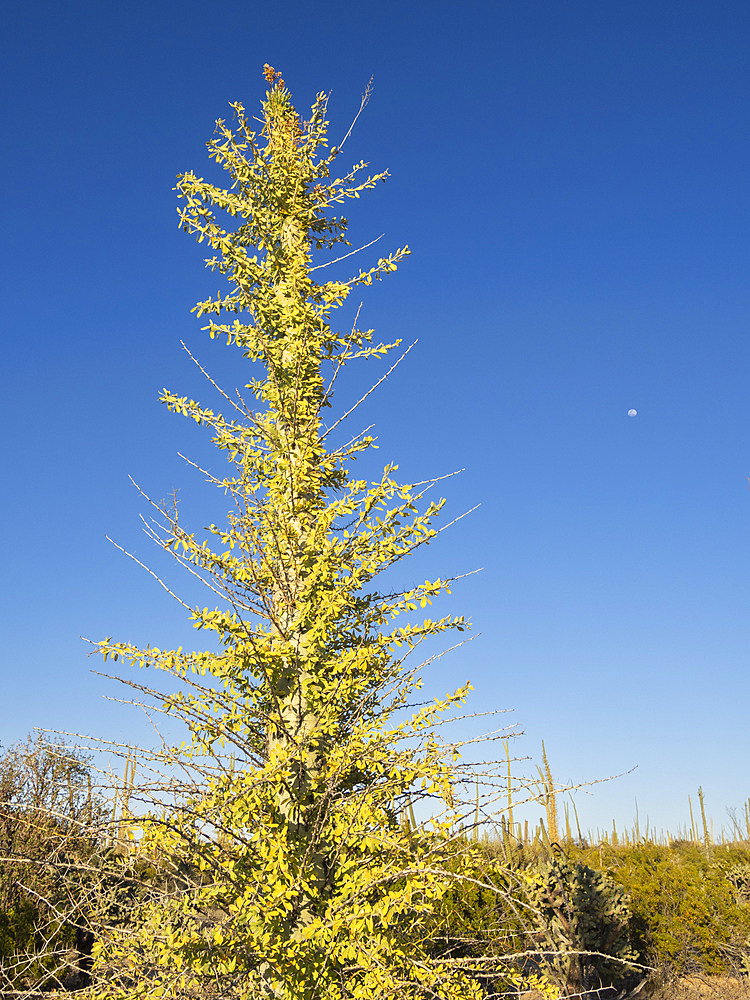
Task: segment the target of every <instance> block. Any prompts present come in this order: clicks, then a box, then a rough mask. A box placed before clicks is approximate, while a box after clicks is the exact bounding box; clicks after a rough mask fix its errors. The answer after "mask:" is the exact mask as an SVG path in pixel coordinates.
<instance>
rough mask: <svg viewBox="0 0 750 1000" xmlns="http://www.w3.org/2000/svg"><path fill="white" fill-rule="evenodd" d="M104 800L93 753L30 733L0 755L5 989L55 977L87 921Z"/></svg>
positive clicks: (0, 949)
mask: <svg viewBox="0 0 750 1000" xmlns="http://www.w3.org/2000/svg"><path fill="white" fill-rule="evenodd" d="M102 815H103V813H102V806H101V803H100V802H99V801H98V800H97V798H96V796H95V794H94V793H93V792H92V788H91V772H90V767H89V762H88V759H87V758H86V757H85V756H84V755H82V754H80V753H78V752H76V751H75V750H71V749H70V748H68V747H65V746H64V745H62V744H61V743H59V742H58V743H55V742H52V743H50V742H48V741H45V740H44V739H43V738H42V737H38V738H37V739H35V740H32V739H31V738H29V739H27V740H26V741H24V742H21V743H19V744H17V745H16V746H14V747H11V748H10V749H8V750H7V751H6V752H5V754H4V755H3V757H2V758H1V759H0V987H2V988H3V989H20V988H22V987H27V986H29V985H31V984H44V983H56V982H58V981H59V976H60V975H62V967H63V965H64V962H63V956H64V955H65V953H66V951H67V950H68V949H71V948H73V947H74V945H75V942H76V928H77V927H80V926H81V922H82V920H84V919H85V916H84V913H83V910H82V907H81V902H82V893H81V888H80V887H81V884H82V883H83V882H85V881H86V878H87V872H88V871H89V866H90V862H91V858H92V857H93V855H94V854H95V852H96V850H97V837H98V824H99V823H100V822H101V819H102Z"/></svg>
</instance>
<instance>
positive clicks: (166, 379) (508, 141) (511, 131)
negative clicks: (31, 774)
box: [0, 0, 750, 829]
mask: <svg viewBox="0 0 750 1000" xmlns="http://www.w3.org/2000/svg"><path fill="white" fill-rule="evenodd" d="M3 16H4V22H5V44H4V59H3V65H2V67H1V68H0V74H1V75H2V80H1V82H2V91H3V93H4V95H5V102H4V106H3V110H2V116H3V122H2V126H3V135H4V136H5V140H6V150H7V152H6V156H5V157H4V160H3V166H2V185H1V189H2V194H3V199H4V206H3V216H4V220H3V221H4V231H5V234H6V237H5V240H4V242H3V246H2V254H3V261H2V275H3V279H4V291H3V321H4V330H5V333H4V338H3V363H2V371H1V374H0V377H1V378H2V392H3V401H4V405H5V412H6V423H5V433H4V437H3V442H4V449H3V450H4V460H3V466H4V472H5V488H4V490H3V491H2V496H1V498H0V505H1V510H2V520H3V525H4V538H3V557H4V558H3V564H4V572H3V574H2V583H0V600H1V601H2V608H3V628H2V632H1V633H0V658H1V660H0V664H1V665H0V669H1V670H2V678H3V686H2V690H3V697H2V700H1V701H0V741H1V742H2V744H3V745H4V746H8V745H9V744H11V743H12V742H13V741H14V740H16V739H19V738H21V737H23V736H24V735H25V734H26V733H27V732H28V731H29V730H31V729H32V728H33V727H35V726H41V727H46V728H51V729H58V730H64V731H72V732H75V731H81V732H88V733H96V734H99V735H102V736H105V737H107V738H111V739H116V740H122V741H124V742H129V741H130V742H134V743H135V742H141V741H144V740H147V739H148V733H149V730H148V726H147V724H146V722H145V721H144V720H142V719H141V717H140V716H139V715H138V714H137V713H134V712H133V710H131V709H128V708H127V707H124V706H122V705H119V704H117V703H114V702H111V701H106V700H105V696H107V695H110V696H115V697H119V696H120V694H121V692H120V690H119V689H118V688H117V687H116V686H114V685H113V684H111V683H109V682H106V681H104V680H103V679H101V678H99V677H97V676H95V675H92V674H91V673H90V670H91V669H92V668H96V669H98V668H99V664H97V663H96V662H95V661H94V660H92V659H89V658H88V657H87V647H86V645H85V643H83V642H82V641H81V640H80V638H79V637H80V636H81V635H83V636H86V637H88V638H91V639H96V638H101V637H103V636H104V635H112V636H115V637H118V638H123V639H130V640H133V641H137V642H144V643H145V642H148V641H150V642H152V643H154V644H156V645H161V646H166V645H169V644H172V643H174V644H179V643H184V644H187V643H189V642H191V640H192V633H191V630H190V629H189V628H188V627H186V625H185V622H184V619H183V617H182V615H181V614H180V612H179V609H178V608H177V607H176V606H173V604H171V603H170V601H169V599H168V598H167V597H166V596H164V595H163V594H162V593H161V592H160V591H159V590H158V588H157V587H156V586H155V585H154V584H153V582H152V581H151V580H150V579H149V578H148V577H147V576H146V575H145V574H144V572H143V571H142V570H140V569H139V568H138V567H137V566H136V565H134V564H133V563H131V562H129V561H128V560H126V559H125V558H124V557H123V556H122V555H121V554H120V553H118V551H117V550H116V549H114V548H113V547H112V546H111V545H110V544H109V543H108V542H107V541H106V540H105V537H104V536H105V534H109V535H111V536H113V537H114V538H116V539H117V541H118V542H120V543H121V544H122V545H123V546H125V547H126V548H129V549H131V550H133V551H135V552H136V553H137V554H138V556H139V557H140V558H142V559H144V560H145V561H147V562H154V563H155V568H157V569H158V568H159V564H158V553H157V552H155V551H153V550H152V549H151V547H150V545H149V543H148V540H147V539H146V538H145V537H144V536H143V535H142V533H141V531H140V526H139V520H138V515H139V513H141V512H143V511H144V507H143V504H142V502H141V498H140V497H139V495H138V494H137V493H136V492H135V490H134V489H133V488H132V487H131V485H130V483H129V481H128V475H131V476H133V477H134V478H135V479H136V480H138V482H139V483H141V484H142V485H143V487H144V489H146V490H148V491H149V492H150V493H151V494H152V495H153V496H155V497H157V498H160V497H162V496H165V495H166V494H167V493H169V492H170V491H171V490H172V489H173V488H175V487H177V488H179V489H180V491H181V493H180V495H181V496H182V497H183V501H184V505H185V509H186V511H187V512H188V513H190V514H192V516H193V517H194V521H193V523H194V524H195V526H196V527H200V526H201V525H202V524H205V523H208V521H210V520H218V519H220V517H221V515H222V513H223V510H224V508H223V507H222V506H221V497H219V496H218V495H217V496H211V495H210V494H205V493H204V492H203V488H202V486H201V484H200V482H199V481H197V480H196V478H195V477H194V476H193V475H192V474H191V472H190V471H189V470H188V469H187V468H186V467H184V465H183V464H182V463H181V462H180V460H179V459H178V458H177V457H176V452H177V451H178V450H182V451H185V452H187V453H189V454H190V455H195V456H198V457H203V456H206V455H208V454H209V453H208V451H207V449H206V443H205V440H204V439H203V438H202V437H201V433H200V431H198V430H197V429H196V428H194V427H190V426H188V425H187V424H186V423H185V422H184V421H182V420H181V419H180V418H177V417H174V416H170V415H169V414H167V413H166V412H164V410H163V408H162V407H160V405H159V403H158V401H157V397H158V393H159V390H160V389H161V388H162V387H163V386H165V385H168V386H169V387H170V388H172V389H174V390H179V391H180V392H181V393H198V394H200V396H201V397H202V398H203V397H206V396H207V393H206V390H205V388H204V387H203V386H202V385H201V384H200V381H199V378H197V377H196V373H195V371H194V370H192V365H191V362H190V361H189V359H187V358H186V356H185V355H184V352H182V350H181V348H180V340H181V339H184V340H185V341H186V343H188V345H189V346H190V347H191V350H193V351H194V353H198V355H199V356H200V358H201V360H202V361H203V362H204V363H205V364H206V365H207V366H208V367H209V368H210V369H211V370H212V371H213V372H216V374H217V375H218V377H219V378H220V379H221V380H222V381H223V382H225V383H226V384H228V385H234V384H240V382H241V380H242V373H241V372H238V371H237V369H236V367H235V366H236V360H237V359H236V358H234V357H233V356H232V355H231V354H228V353H227V352H226V351H222V349H221V348H220V347H219V346H217V345H212V344H209V343H208V342H207V341H205V340H204V336H203V335H202V334H201V333H200V332H199V329H198V327H199V323H198V322H197V321H196V320H195V319H194V317H193V316H191V314H190V312H189V310H190V308H191V306H192V305H193V303H194V302H195V301H196V300H197V299H198V298H204V297H206V296H207V295H208V294H211V293H212V292H213V291H215V279H214V278H213V277H212V276H211V275H209V274H208V272H205V271H204V270H203V266H202V254H201V252H200V249H199V248H198V247H197V246H196V245H195V244H194V243H193V242H191V240H190V239H189V238H187V237H185V236H184V235H183V234H182V233H180V231H179V230H178V227H177V216H176V212H175V205H176V202H175V197H174V193H173V192H172V190H171V189H172V186H173V184H174V178H175V175H176V174H177V173H179V172H180V171H182V170H189V169H193V170H195V171H196V172H197V173H198V174H203V175H205V176H211V175H212V174H211V171H212V167H211V165H210V164H209V163H208V161H207V158H206V156H205V145H204V144H205V142H206V140H208V139H209V138H210V136H211V133H212V130H213V125H214V121H215V119H216V118H219V117H226V116H228V115H229V109H228V103H227V102H228V101H230V100H241V101H243V102H244V103H245V105H246V106H247V107H248V108H250V109H253V108H254V107H257V101H258V100H259V99H260V97H261V96H262V94H263V90H264V85H263V80H262V77H261V68H262V65H263V63H265V62H269V63H271V64H272V65H274V66H275V67H277V68H280V69H281V70H282V71H283V73H284V77H285V79H286V81H287V83H288V84H289V86H290V87H291V89H292V91H293V94H294V97H295V100H296V102H297V104H298V106H299V107H300V108H302V109H306V108H307V107H309V105H310V103H311V102H312V100H313V98H314V95H315V93H316V92H317V91H319V90H325V91H330V92H331V99H330V105H329V112H330V115H329V117H330V118H331V122H332V137H333V138H334V140H335V139H336V138H340V137H341V136H342V135H343V134H344V133H345V132H346V130H347V128H348V126H349V124H350V122H351V119H352V117H353V115H354V113H355V112H356V109H357V107H358V105H359V99H360V95H361V93H362V91H363V90H364V88H365V86H366V84H367V81H368V79H369V78H370V77H371V76H372V77H373V78H374V81H373V82H374V93H373V97H372V100H371V101H370V104H369V105H368V107H367V109H366V111H365V113H364V114H363V115H362V117H361V118H360V120H359V122H358V125H357V129H356V131H355V133H354V134H353V136H352V138H351V139H350V140H349V142H348V143H347V147H346V150H345V154H344V158H345V159H347V160H351V161H354V160H356V159H359V158H360V157H363V158H365V159H367V160H368V161H369V162H370V163H371V165H372V167H373V169H382V168H385V167H387V168H389V169H390V170H391V172H392V175H393V178H392V180H391V181H390V182H389V183H388V185H386V186H381V187H379V188H378V189H377V191H376V192H374V193H373V194H372V195H371V196H370V197H369V198H367V199H365V200H362V201H360V202H357V203H355V204H354V205H353V207H352V208H351V211H350V212H349V215H350V218H351V223H352V228H351V232H352V238H353V239H355V240H360V241H361V242H368V241H369V240H370V239H372V238H373V237H375V236H377V235H379V234H380V233H385V237H384V239H383V240H382V241H381V244H380V245H379V246H378V248H377V250H378V252H382V250H381V249H380V246H381V245H382V246H383V248H385V247H386V246H389V247H395V246H398V245H403V244H404V243H408V244H409V246H410V247H411V248H412V250H413V256H412V257H411V258H410V259H409V260H408V261H407V262H406V263H405V264H404V265H403V267H402V268H401V269H400V270H399V272H398V274H397V275H396V276H394V277H392V278H391V279H390V280H389V281H388V282H386V283H384V284H382V285H381V286H379V287H376V288H375V289H373V290H372V292H371V294H369V295H368V297H367V299H366V300H365V307H364V309H365V312H364V315H365V318H366V320H367V323H368V325H371V326H374V327H375V328H376V330H377V332H378V333H379V334H380V335H381V336H382V337H383V338H396V337H402V338H404V339H405V340H407V341H411V340H412V339H415V338H418V339H419V345H418V348H417V349H415V351H412V353H411V354H410V355H409V358H408V360H407V361H406V362H405V363H404V365H403V366H402V367H401V368H400V369H399V370H398V372H397V373H395V375H394V376H393V377H392V378H391V380H389V382H388V384H387V385H386V386H385V387H384V388H383V390H382V391H380V392H379V393H378V394H377V395H376V396H374V397H372V398H371V401H368V406H367V408H366V413H364V414H363V416H362V420H363V421H364V422H365V423H369V422H370V421H371V420H372V421H375V422H376V425H377V430H378V434H379V440H380V452H379V453H378V457H379V459H380V460H382V462H386V461H397V462H399V464H400V467H401V472H402V474H403V476H404V478H406V479H423V478H426V477H428V476H430V475H441V474H443V473H445V472H449V471H451V470H453V469H456V468H464V467H465V469H466V471H465V472H464V473H463V475H462V476H461V477H459V478H456V479H452V480H449V481H448V482H447V483H446V484H445V495H446V497H447V499H448V509H449V513H450V514H451V515H453V516H455V515H456V514H459V513H461V512H462V511H463V510H465V509H467V508H468V507H472V506H474V505H475V504H477V503H479V504H481V507H480V508H479V510H478V511H476V512H475V513H474V514H472V515H471V516H470V517H468V518H465V519H463V520H462V521H461V522H460V523H459V524H458V525H456V526H455V528H453V529H451V531H449V532H445V533H444V534H443V535H441V536H440V541H439V543H438V544H436V545H435V546H432V547H430V548H429V549H428V550H427V552H426V553H425V554H424V555H423V556H420V557H419V559H418V560H417V561H416V562H415V564H414V567H413V575H414V578H415V579H417V580H419V579H424V578H425V576H426V575H427V574H429V573H433V574H436V575H437V574H441V575H447V574H453V573H462V572H467V571H469V570H472V569H474V568H476V567H480V566H481V567H483V572H482V573H481V574H477V575H476V576H472V577H470V578H468V579H467V580H466V581H465V582H464V583H463V584H461V585H460V586H457V587H456V589H455V591H454V607H455V609H456V610H457V611H460V612H463V613H465V614H466V615H467V617H470V618H471V619H472V621H473V623H474V626H475V630H476V632H477V633H479V634H478V636H477V638H476V639H475V640H474V641H473V642H472V643H471V644H470V645H468V646H467V647H464V648H462V649H461V650H459V651H457V652H456V653H455V654H454V655H452V656H451V657H447V658H445V659H444V660H442V661H441V662H440V663H439V664H437V665H436V666H435V667H434V668H432V669H431V671H430V673H429V674H428V675H427V677H426V689H427V690H428V691H430V692H431V693H435V694H443V693H444V692H445V691H447V690H448V689H449V688H452V687H455V686H457V685H458V684H460V683H463V682H464V681H465V680H466V679H467V678H468V679H471V680H472V682H473V684H474V687H475V693H474V695H473V696H472V699H471V702H470V704H469V708H470V709H471V710H474V711H484V710H486V709H489V708H498V709H513V710H514V712H513V715H512V716H511V717H503V721H506V720H508V719H510V720H512V721H514V722H515V723H517V725H518V727H519V728H520V729H521V730H523V731H524V732H525V735H524V736H523V737H522V738H521V739H519V740H518V741H517V743H516V744H515V748H516V753H518V754H519V755H520V756H528V757H531V758H533V759H534V760H533V761H531V762H528V763H526V764H524V765H519V767H520V768H521V769H523V768H524V767H526V768H527V769H530V770H533V766H534V761H537V760H538V759H539V751H540V744H541V740H542V739H544V741H545V745H546V747H547V751H548V754H549V757H550V761H551V764H552V768H553V771H554V773H555V776H556V777H557V778H558V779H560V780H561V781H573V782H580V781H588V780H594V779H598V778H603V777H606V776H608V775H613V774H619V773H622V772H627V771H630V769H631V768H635V770H634V771H632V772H631V773H628V774H626V775H625V776H623V777H621V778H618V779H617V780H615V781H612V782H608V783H604V784H600V785H596V786H594V787H592V788H591V789H590V792H591V794H585V793H583V792H581V793H579V794H578V795H577V797H576V804H577V807H578V812H579V816H580V818H581V824H582V826H584V827H587V828H588V827H596V826H604V825H609V824H611V821H612V819H613V818H614V819H616V820H617V823H618V826H622V825H624V824H630V823H631V821H632V819H633V816H634V813H635V800H636V799H637V800H638V808H639V813H640V819H641V824H642V825H643V823H644V820H645V817H648V819H649V821H650V823H651V825H652V826H656V827H670V828H672V829H674V828H676V827H677V826H678V825H682V824H684V823H686V822H687V818H688V812H687V796H688V795H689V794H690V795H692V797H693V801H694V802H695V798H696V790H697V787H698V786H699V785H701V786H702V787H703V789H704V791H705V795H706V803H707V807H708V809H709V811H710V813H711V814H712V815H713V817H714V820H715V823H716V824H717V826H718V825H720V824H721V823H722V822H726V809H727V808H731V807H738V808H740V811H741V805H742V803H743V802H744V800H745V799H746V798H747V797H748V795H749V794H750V785H749V784H748V780H747V757H748V749H749V747H748V743H749V741H748V736H747V725H746V719H747V708H748V699H749V696H750V681H749V680H748V648H749V641H748V640H749V639H750V626H749V621H750V617H749V612H750V493H749V492H748V483H747V479H746V477H747V476H749V475H750V397H749V394H748V372H749V371H750V338H748V317H749V316H750V292H749V290H748V281H747V278H748V265H749V264H750V248H749V246H748V232H749V231H750V226H749V225H748V223H749V222H750V219H749V218H748V216H749V215H750V202H749V199H748V183H747V178H748V165H749V164H748V159H749V158H750V144H749V142H748V134H749V131H748V126H749V125H750V121H749V119H750V112H749V110H748V109H749V108H750V104H749V102H748V96H750V95H749V94H748V89H749V88H748V68H747V51H748V43H749V42H750V10H748V8H747V5H745V4H741V3H736V2H729V0H714V2H713V3H711V4H706V3H702V2H696V0H683V2H682V3H679V4H677V3H675V2H669V3H668V2H664V0H649V2H641V0H633V2H630V3H628V4H620V3H613V2H610V0H604V2H602V0H573V2H565V3H563V2H558V0H523V2H521V0H512V2H511V0H507V2H506V0H494V2H489V0H487V2H478V0H468V2H464V3H462V4H461V5H459V4H456V3H444V2H439V0H438V2H432V3H429V4H428V3H421V2H419V3H406V4H405V3H403V2H400V3H395V2H391V0H386V2H381V3H379V4H377V5H375V4H373V5H368V6H365V5H353V4H345V3H340V2H321V3H319V4H316V5H309V4H302V3H298V2H294V0H292V2H290V3H287V4H286V5H284V6H283V8H282V7H281V5H274V4H256V3H252V2H247V0H246V2H244V3H239V2H234V0H229V2H222V3H219V4H215V5H206V4H199V3H196V2H194V0H188V2H185V3H182V4H180V5H176V4H169V3H164V2H161V0H153V2H150V3H148V4H147V3H135V2H133V3H122V4H117V5H115V4H102V3H98V2H97V3H84V2H80V0H71V2H70V3H68V4H65V5H61V4H59V3H50V2H46V3H42V2H34V0H30V2H24V3H19V2H11V3H9V4H7V5H6V8H5V10H4V15H3ZM346 154H348V156H347V155H346ZM380 373H381V372H380V369H373V370H372V371H370V372H368V371H364V370H363V371H361V372H359V373H356V374H355V375H353V376H352V380H351V381H350V382H347V383H345V385H344V387H343V388H342V390H341V395H340V397H339V403H340V405H341V407H342V408H344V406H345V404H346V406H348V405H349V404H350V403H351V401H352V399H353V398H354V393H355V392H356V390H357V389H358V388H359V387H360V386H364V385H366V384H367V383H368V380H369V379H371V378H372V377H375V376H377V375H379V374H380ZM631 407H634V408H636V409H637V410H638V415H637V417H635V418H629V417H628V416H627V411H628V409H629V408H631ZM478 728H479V723H469V722H467V723H463V724H460V725H457V727H456V734H457V735H463V736H472V735H475V734H476V733H477V731H478Z"/></svg>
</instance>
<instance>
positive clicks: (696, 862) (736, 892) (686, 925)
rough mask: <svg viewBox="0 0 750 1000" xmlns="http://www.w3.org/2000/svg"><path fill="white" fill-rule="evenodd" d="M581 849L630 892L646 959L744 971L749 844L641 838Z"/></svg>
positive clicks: (694, 968) (680, 967)
mask: <svg viewBox="0 0 750 1000" xmlns="http://www.w3.org/2000/svg"><path fill="white" fill-rule="evenodd" d="M579 854H580V855H581V859H582V860H584V861H586V862H587V863H590V864H592V865H595V866H596V867H597V868H599V869H600V870H602V871H606V872H607V874H608V875H610V876H611V877H612V878H613V879H614V880H615V881H616V882H618V883H619V884H620V885H621V886H622V887H623V888H624V889H625V890H626V892H627V894H628V896H629V898H630V905H631V908H632V911H633V916H634V922H633V928H634V934H635V937H634V943H635V944H636V946H637V947H638V948H639V949H640V950H641V951H642V953H643V954H644V956H645V959H646V961H647V962H648V964H650V965H652V966H657V967H659V968H665V969H667V970H669V971H670V972H671V973H675V974H678V973H705V974H709V975H714V974H722V973H728V972H739V971H741V967H742V958H743V955H744V954H746V949H745V942H746V940H747V937H748V934H750V909H749V908H748V906H747V902H746V900H744V899H743V892H744V885H745V883H744V882H743V881H742V877H741V873H742V871H743V870H744V869H743V868H742V866H745V865H747V863H748V862H750V849H749V848H747V847H741V846H715V847H712V848H710V849H709V850H708V851H707V850H706V849H705V848H704V847H701V846H699V845H697V844H694V843H689V842H675V843H674V844H672V845H671V846H669V847H667V846H661V845H656V844H652V843H641V844H637V845H634V846H625V847H612V846H606V845H602V846H600V847H597V848H590V849H588V850H585V851H579ZM738 872H739V874H738Z"/></svg>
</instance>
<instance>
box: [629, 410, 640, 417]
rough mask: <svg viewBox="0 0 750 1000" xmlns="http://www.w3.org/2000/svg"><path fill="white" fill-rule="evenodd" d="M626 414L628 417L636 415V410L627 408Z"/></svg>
mask: <svg viewBox="0 0 750 1000" xmlns="http://www.w3.org/2000/svg"><path fill="white" fill-rule="evenodd" d="M628 416H629V417H637V416H638V410H628Z"/></svg>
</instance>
